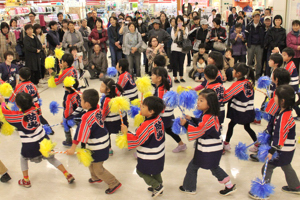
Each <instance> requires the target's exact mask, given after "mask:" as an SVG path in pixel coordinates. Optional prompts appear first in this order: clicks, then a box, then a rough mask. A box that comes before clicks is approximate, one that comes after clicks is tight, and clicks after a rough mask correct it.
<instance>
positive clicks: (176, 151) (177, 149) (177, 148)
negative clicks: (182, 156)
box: [172, 144, 187, 153]
mask: <svg viewBox="0 0 300 200" xmlns="http://www.w3.org/2000/svg"><path fill="white" fill-rule="evenodd" d="M186 149H187V147H186V144H183V145H178V146H177V147H176V148H175V149H173V150H172V152H173V153H179V152H181V151H185V150H186Z"/></svg>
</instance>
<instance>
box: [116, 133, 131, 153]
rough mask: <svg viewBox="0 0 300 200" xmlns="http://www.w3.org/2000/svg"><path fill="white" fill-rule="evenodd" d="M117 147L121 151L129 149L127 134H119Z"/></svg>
mask: <svg viewBox="0 0 300 200" xmlns="http://www.w3.org/2000/svg"><path fill="white" fill-rule="evenodd" d="M116 145H117V147H119V148H120V149H124V148H126V149H127V148H128V140H127V135H126V134H122V133H120V134H118V135H117V138H116Z"/></svg>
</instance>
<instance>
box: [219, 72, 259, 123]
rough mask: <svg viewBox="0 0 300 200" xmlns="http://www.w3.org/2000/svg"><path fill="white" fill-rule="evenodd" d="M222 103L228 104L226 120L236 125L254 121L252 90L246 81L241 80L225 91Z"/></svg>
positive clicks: (249, 83)
mask: <svg viewBox="0 0 300 200" xmlns="http://www.w3.org/2000/svg"><path fill="white" fill-rule="evenodd" d="M223 102H224V103H226V102H228V111H227V118H229V119H231V120H232V121H233V122H235V123H238V124H248V123H251V122H253V121H254V118H255V112H254V89H253V87H252V84H251V82H250V81H249V80H248V79H245V78H242V79H240V80H238V81H236V82H235V83H233V84H232V85H231V87H230V88H228V89H227V90H226V91H225V95H224V100H223Z"/></svg>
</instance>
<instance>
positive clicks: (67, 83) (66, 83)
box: [64, 76, 75, 87]
mask: <svg viewBox="0 0 300 200" xmlns="http://www.w3.org/2000/svg"><path fill="white" fill-rule="evenodd" d="M74 84H75V78H74V77H72V76H67V77H66V78H65V79H64V86H65V87H73V85H74Z"/></svg>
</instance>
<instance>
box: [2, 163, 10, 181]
mask: <svg viewBox="0 0 300 200" xmlns="http://www.w3.org/2000/svg"><path fill="white" fill-rule="evenodd" d="M7 171H8V170H7V168H6V167H5V165H4V164H3V163H2V162H1V160H0V181H1V182H2V183H7V182H8V181H9V180H10V179H11V177H10V176H9V174H8V173H7Z"/></svg>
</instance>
